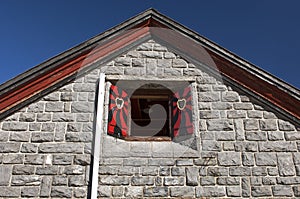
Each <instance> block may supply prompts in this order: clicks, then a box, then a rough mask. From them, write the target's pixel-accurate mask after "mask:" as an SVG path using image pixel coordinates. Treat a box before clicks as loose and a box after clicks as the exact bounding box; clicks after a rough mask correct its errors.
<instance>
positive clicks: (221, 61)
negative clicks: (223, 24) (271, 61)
mask: <svg viewBox="0 0 300 199" xmlns="http://www.w3.org/2000/svg"><path fill="white" fill-rule="evenodd" d="M141 17H142V18H141ZM137 19H138V22H136V21H135V19H134V18H133V19H131V20H130V21H129V22H130V23H132V24H134V23H136V24H135V25H132V27H131V28H130V27H129V26H130V24H129V25H128V24H127V25H125V28H124V26H121V29H119V30H117V31H115V32H114V33H113V34H114V35H115V36H113V37H112V38H110V39H108V40H106V41H102V43H101V40H100V44H99V45H98V46H97V47H96V48H94V49H89V50H86V51H83V53H81V54H80V55H78V56H77V57H75V58H72V59H71V58H69V59H68V57H65V58H64V59H65V62H64V63H63V64H60V65H58V66H56V67H54V68H52V69H51V70H48V71H45V72H44V73H42V74H40V75H39V76H36V77H34V78H32V79H30V80H28V81H26V82H24V83H22V84H20V85H18V86H17V87H15V88H12V89H10V90H8V91H7V92H4V93H2V95H1V96H0V115H1V114H2V113H5V112H6V111H7V110H9V109H11V108H13V107H14V106H16V105H18V104H21V103H22V102H24V101H26V100H27V99H29V98H31V97H32V96H33V95H35V94H38V93H40V92H41V91H44V90H46V89H47V88H49V87H51V86H53V85H55V84H56V83H58V82H60V81H62V80H63V79H65V78H67V77H69V76H71V75H74V74H76V72H78V70H80V69H81V68H82V67H87V66H88V65H90V64H91V63H93V62H95V61H97V60H101V59H103V58H105V57H107V56H109V55H111V54H112V53H114V52H116V51H117V50H118V49H121V48H123V47H126V46H127V45H130V44H132V43H133V42H135V41H138V40H139V39H141V38H143V37H145V36H147V35H151V36H153V38H159V39H160V40H162V41H163V42H166V43H168V44H170V45H172V46H174V47H175V48H177V49H178V50H179V51H181V52H183V53H184V54H186V55H188V56H190V57H191V58H194V59H196V60H201V61H202V62H204V63H205V64H207V65H209V66H211V67H212V68H214V67H215V68H214V69H215V70H218V71H220V73H221V74H222V75H224V76H226V77H227V78H229V79H231V80H232V81H234V82H236V83H238V84H239V85H242V86H243V87H245V88H247V89H248V90H250V91H252V92H253V93H255V94H257V95H258V96H260V97H262V98H263V99H265V100H267V101H268V102H271V103H272V104H274V105H276V106H277V107H279V108H280V109H282V110H284V111H285V112H287V113H289V114H290V115H292V116H294V117H295V118H297V119H298V120H300V101H299V100H298V99H297V98H296V97H294V96H293V95H291V94H290V93H289V92H286V91H284V90H282V89H281V88H279V87H278V86H277V85H276V84H272V83H269V81H267V80H264V79H263V78H260V76H258V75H257V74H255V73H253V72H249V71H247V70H245V69H243V68H242V67H240V66H239V64H237V62H238V61H240V60H242V59H240V60H239V58H238V57H236V56H234V55H233V57H234V58H232V57H230V56H226V55H222V52H221V51H226V50H224V49H223V48H221V47H219V46H217V45H215V44H213V43H212V42H210V45H211V46H208V47H207V46H206V43H205V42H203V40H205V39H204V38H202V37H201V36H199V35H197V34H194V33H193V32H191V31H189V30H188V29H186V28H184V27H182V26H180V25H178V24H176V22H173V21H171V20H170V19H168V18H166V17H164V16H162V15H160V14H158V13H157V12H155V11H152V10H150V11H146V12H145V13H143V14H141V16H137ZM171 23H173V24H171ZM126 26H127V27H129V28H127V30H126ZM169 26H170V27H171V28H170V27H169ZM151 27H162V28H167V29H168V30H171V31H172V32H169V31H157V30H156V29H155V28H154V29H153V28H151ZM123 28H124V29H123ZM173 29H175V30H173ZM181 30H182V31H181ZM191 35H193V37H192V36H191ZM206 41H208V40H206ZM208 42H209V41H208ZM205 46H206V47H205ZM214 46H216V47H217V48H220V49H221V51H220V50H218V49H214ZM204 48H205V50H203V49H204ZM204 51H206V52H204ZM220 52H221V53H220ZM203 53H209V55H210V56H209V57H210V58H209V59H206V57H205V56H203ZM226 53H228V54H229V55H232V54H231V53H230V52H228V51H226ZM204 58H205V59H204ZM210 59H211V60H210ZM231 59H236V60H238V61H236V62H235V61H232V60H231ZM242 61H243V60H242ZM212 62H213V63H214V64H213V65H212V64H211V63H212ZM83 64H84V66H83ZM259 71H261V70H259ZM262 73H264V74H262V76H263V75H265V72H263V71H262ZM276 81H277V80H276ZM281 84H282V85H283V86H284V85H285V84H284V83H283V82H282V83H281ZM282 85H281V86H282ZM286 90H288V91H291V90H289V88H287V89H286ZM296 90H297V89H296ZM292 92H293V91H291V93H292ZM296 93H297V92H296ZM296 95H297V96H298V94H296Z"/></svg>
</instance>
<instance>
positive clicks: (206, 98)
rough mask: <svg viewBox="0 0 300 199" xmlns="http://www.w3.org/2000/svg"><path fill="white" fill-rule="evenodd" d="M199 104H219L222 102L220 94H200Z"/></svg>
mask: <svg viewBox="0 0 300 199" xmlns="http://www.w3.org/2000/svg"><path fill="white" fill-rule="evenodd" d="M198 100H199V102H218V101H220V94H219V92H200V93H198Z"/></svg>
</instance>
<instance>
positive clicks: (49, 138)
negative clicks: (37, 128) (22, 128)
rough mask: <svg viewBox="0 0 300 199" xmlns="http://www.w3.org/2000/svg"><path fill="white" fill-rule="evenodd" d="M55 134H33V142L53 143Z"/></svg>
mask: <svg viewBox="0 0 300 199" xmlns="http://www.w3.org/2000/svg"><path fill="white" fill-rule="evenodd" d="M53 140H54V133H34V132H33V133H31V142H53Z"/></svg>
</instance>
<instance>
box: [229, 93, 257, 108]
mask: <svg viewBox="0 0 300 199" xmlns="http://www.w3.org/2000/svg"><path fill="white" fill-rule="evenodd" d="M241 97H242V96H241ZM233 106H234V109H236V110H252V109H253V104H252V103H246V102H244V103H234V104H233Z"/></svg>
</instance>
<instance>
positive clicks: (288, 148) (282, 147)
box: [259, 141, 297, 152]
mask: <svg viewBox="0 0 300 199" xmlns="http://www.w3.org/2000/svg"><path fill="white" fill-rule="evenodd" d="M259 151H262V152H296V151H297V145H296V142H291V141H286V142H283V141H281V142H261V143H259Z"/></svg>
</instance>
